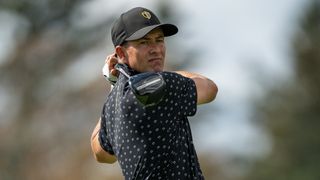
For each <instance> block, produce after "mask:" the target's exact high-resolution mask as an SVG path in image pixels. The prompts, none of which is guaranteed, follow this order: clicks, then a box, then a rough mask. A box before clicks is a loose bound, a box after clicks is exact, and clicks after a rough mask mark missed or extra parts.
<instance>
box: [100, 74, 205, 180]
mask: <svg viewBox="0 0 320 180" xmlns="http://www.w3.org/2000/svg"><path fill="white" fill-rule="evenodd" d="M134 73H135V72H132V71H131V75H134ZM160 74H161V75H162V76H163V78H164V80H165V82H166V88H165V92H166V93H165V96H164V97H163V99H162V100H161V101H160V102H159V103H158V104H157V105H154V106H148V107H145V106H143V105H142V104H140V102H139V101H138V100H137V99H136V97H135V95H134V94H133V93H132V91H131V89H130V88H129V84H128V79H127V78H126V77H125V76H123V75H121V74H120V76H119V78H118V82H117V83H116V84H115V86H114V88H113V89H112V91H111V92H110V94H109V96H108V97H107V100H106V102H105V104H104V107H103V112H102V116H101V129H100V133H99V141H100V144H101V146H102V148H103V149H104V150H105V151H107V152H109V153H110V154H115V155H116V157H117V159H118V162H119V164H120V167H121V169H122V173H123V175H124V177H125V179H126V180H133V179H139V180H145V179H163V180H171V179H172V180H179V179H180V180H186V179H192V180H194V179H204V177H203V175H202V172H201V169H200V165H199V162H198V157H197V154H196V151H195V147H194V144H193V140H192V134H191V129H190V125H189V121H188V119H187V117H188V116H193V115H194V114H195V113H196V110H197V93H196V86H195V83H194V81H193V80H192V79H190V78H186V77H183V76H181V75H179V74H177V73H172V72H161V73H160Z"/></svg>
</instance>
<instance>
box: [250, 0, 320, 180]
mask: <svg viewBox="0 0 320 180" xmlns="http://www.w3.org/2000/svg"><path fill="white" fill-rule="evenodd" d="M319 22H320V3H319V1H314V2H313V3H312V4H311V6H310V8H309V11H308V12H307V13H306V15H305V17H304V18H303V19H302V23H301V27H302V29H301V31H300V32H298V33H297V36H296V38H295V39H294V43H293V44H294V52H295V56H296V58H295V60H294V67H295V76H294V80H293V81H292V82H283V84H282V86H279V87H278V88H277V89H274V90H271V91H270V93H268V95H267V96H266V98H265V99H264V100H263V101H262V102H263V105H260V106H261V109H260V110H261V111H260V114H259V116H260V117H262V119H263V123H264V125H266V127H268V128H269V130H270V134H271V137H272V139H273V143H274V144H273V151H272V153H271V154H270V156H269V157H266V158H265V159H262V160H260V161H259V162H257V163H256V164H255V165H254V168H253V169H252V172H251V173H250V174H249V175H248V177H246V178H245V179H246V180H247V179H252V180H257V179H259V180H270V179H273V180H317V179H320V171H319V168H320V156H319V152H320V141H319V137H320V131H319V127H320V121H319V119H320V112H319V110H320V96H319V92H320V73H319V72H320V23H319Z"/></svg>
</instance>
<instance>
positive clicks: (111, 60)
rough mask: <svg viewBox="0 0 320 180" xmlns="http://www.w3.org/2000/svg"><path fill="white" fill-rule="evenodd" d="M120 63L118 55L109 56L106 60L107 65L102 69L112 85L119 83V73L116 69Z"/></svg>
mask: <svg viewBox="0 0 320 180" xmlns="http://www.w3.org/2000/svg"><path fill="white" fill-rule="evenodd" d="M117 63H118V58H117V55H116V53H113V54H110V55H108V56H107V58H106V60H105V65H104V67H103V69H102V73H103V75H104V77H105V78H106V80H107V81H109V82H110V83H111V84H112V85H114V84H115V83H116V82H117V79H118V76H119V72H118V70H116V69H115V67H114V66H115V65H116V64H117Z"/></svg>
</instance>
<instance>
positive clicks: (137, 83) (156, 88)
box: [129, 72, 166, 106]
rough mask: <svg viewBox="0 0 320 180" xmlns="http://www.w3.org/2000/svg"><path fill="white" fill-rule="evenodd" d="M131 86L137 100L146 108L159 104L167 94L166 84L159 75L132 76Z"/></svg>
mask: <svg viewBox="0 0 320 180" xmlns="http://www.w3.org/2000/svg"><path fill="white" fill-rule="evenodd" d="M129 85H130V87H131V89H132V91H133V93H134V94H135V95H136V97H137V99H138V100H139V101H140V102H141V103H142V104H144V105H145V106H151V105H155V104H157V103H159V102H160V101H161V99H162V98H163V96H164V94H165V92H164V89H165V86H166V83H165V81H164V79H163V77H162V76H161V74H159V73H155V72H146V73H141V74H137V75H134V76H131V77H130V79H129Z"/></svg>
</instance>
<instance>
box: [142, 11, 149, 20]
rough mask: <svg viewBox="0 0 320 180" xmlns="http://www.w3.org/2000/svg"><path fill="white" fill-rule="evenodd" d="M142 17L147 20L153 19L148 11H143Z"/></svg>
mask: <svg viewBox="0 0 320 180" xmlns="http://www.w3.org/2000/svg"><path fill="white" fill-rule="evenodd" d="M141 15H142V16H143V17H144V18H146V19H150V18H151V14H150V13H149V12H148V11H142V13H141Z"/></svg>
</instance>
